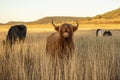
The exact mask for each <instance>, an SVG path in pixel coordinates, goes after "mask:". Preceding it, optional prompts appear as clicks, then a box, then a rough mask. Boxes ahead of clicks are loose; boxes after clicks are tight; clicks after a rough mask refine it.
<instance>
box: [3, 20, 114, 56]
mask: <svg viewBox="0 0 120 80" xmlns="http://www.w3.org/2000/svg"><path fill="white" fill-rule="evenodd" d="M52 25H53V26H54V28H55V30H56V32H54V33H52V34H51V35H49V36H48V37H47V40H46V54H48V55H50V56H52V57H55V56H57V57H60V58H63V57H64V56H66V57H68V58H69V57H71V56H72V54H73V52H74V43H73V38H72V37H73V34H74V32H75V31H76V30H77V29H78V26H79V24H78V23H77V22H76V25H72V24H68V23H64V24H62V25H59V26H58V25H55V24H54V22H53V21H52ZM26 34H27V27H26V26H25V25H14V26H12V27H10V29H9V31H8V34H7V37H6V40H5V41H4V44H6V43H9V45H10V46H11V47H12V45H14V44H15V42H17V41H19V42H24V41H25V38H26ZM96 36H112V33H111V32H110V31H108V30H102V29H97V30H96Z"/></svg>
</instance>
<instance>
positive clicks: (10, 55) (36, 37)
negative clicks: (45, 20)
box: [0, 30, 120, 80]
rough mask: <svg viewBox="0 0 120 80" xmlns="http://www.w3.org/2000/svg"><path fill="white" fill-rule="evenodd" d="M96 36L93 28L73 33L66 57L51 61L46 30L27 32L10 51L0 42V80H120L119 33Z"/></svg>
mask: <svg viewBox="0 0 120 80" xmlns="http://www.w3.org/2000/svg"><path fill="white" fill-rule="evenodd" d="M112 32H113V36H112V37H96V36H95V31H94V30H89V31H78V32H76V33H75V35H74V42H75V53H74V55H73V57H72V59H70V60H66V59H63V60H58V59H55V60H52V59H50V58H49V56H47V55H46V54H45V45H46V37H47V36H48V35H49V34H50V33H37V34H36V33H28V35H27V38H26V41H25V43H24V44H19V43H17V44H15V45H14V47H13V48H12V50H10V49H9V48H6V47H5V46H3V45H2V42H1V43H0V80H120V38H119V35H117V34H120V32H119V31H112Z"/></svg>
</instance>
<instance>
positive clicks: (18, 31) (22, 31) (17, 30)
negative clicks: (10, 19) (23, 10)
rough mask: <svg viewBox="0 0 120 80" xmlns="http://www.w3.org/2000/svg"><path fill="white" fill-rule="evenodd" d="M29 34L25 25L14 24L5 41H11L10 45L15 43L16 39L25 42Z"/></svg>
mask: <svg viewBox="0 0 120 80" xmlns="http://www.w3.org/2000/svg"><path fill="white" fill-rule="evenodd" d="M26 34H27V28H26V26H25V25H14V26H11V27H10V29H9V31H8V35H7V38H6V41H5V43H9V44H10V46H12V45H13V44H15V42H16V41H19V42H21V41H22V42H24V40H25V38H26Z"/></svg>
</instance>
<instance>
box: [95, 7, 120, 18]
mask: <svg viewBox="0 0 120 80" xmlns="http://www.w3.org/2000/svg"><path fill="white" fill-rule="evenodd" d="M94 18H96V19H100V18H104V19H115V18H120V8H119V9H116V10H113V11H110V12H107V13H104V14H102V15H97V16H95V17H94Z"/></svg>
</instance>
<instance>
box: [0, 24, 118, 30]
mask: <svg viewBox="0 0 120 80" xmlns="http://www.w3.org/2000/svg"><path fill="white" fill-rule="evenodd" d="M58 25H59V24H58ZM10 26H12V25H0V32H7V31H8V30H9V28H10ZM26 26H27V30H28V32H50V31H54V27H53V26H52V25H51V24H34V25H26ZM98 28H100V29H120V24H80V25H79V30H90V29H98Z"/></svg>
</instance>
